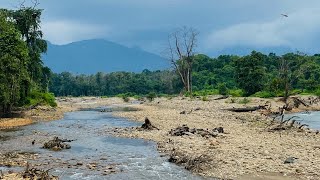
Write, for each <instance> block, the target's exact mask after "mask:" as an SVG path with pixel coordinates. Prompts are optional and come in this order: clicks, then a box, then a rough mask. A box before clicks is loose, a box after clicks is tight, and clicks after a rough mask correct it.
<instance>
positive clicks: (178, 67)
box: [168, 27, 198, 93]
mask: <svg viewBox="0 0 320 180" xmlns="http://www.w3.org/2000/svg"><path fill="white" fill-rule="evenodd" d="M197 36H198V32H197V31H196V30H195V29H194V28H188V27H183V28H181V29H178V30H177V31H175V32H173V33H172V34H171V35H170V36H169V39H168V45H169V49H168V51H169V59H170V62H171V63H172V65H173V66H174V69H175V71H176V72H177V73H178V74H179V76H180V79H181V81H182V83H183V85H184V89H185V91H186V92H190V93H192V65H193V63H194V60H195V58H194V55H195V51H194V50H195V47H196V45H197V44H196V43H197Z"/></svg>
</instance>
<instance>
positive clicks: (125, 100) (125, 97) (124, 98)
mask: <svg viewBox="0 0 320 180" xmlns="http://www.w3.org/2000/svg"><path fill="white" fill-rule="evenodd" d="M122 99H123V101H124V102H129V100H130V99H129V97H128V96H122Z"/></svg>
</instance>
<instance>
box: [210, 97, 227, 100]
mask: <svg viewBox="0 0 320 180" xmlns="http://www.w3.org/2000/svg"><path fill="white" fill-rule="evenodd" d="M227 98H229V96H221V97H218V98H215V99H213V100H221V99H227Z"/></svg>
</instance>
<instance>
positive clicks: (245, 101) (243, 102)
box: [239, 98, 250, 104]
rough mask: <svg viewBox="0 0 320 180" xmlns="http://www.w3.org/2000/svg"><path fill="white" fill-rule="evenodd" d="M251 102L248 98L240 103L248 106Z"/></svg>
mask: <svg viewBox="0 0 320 180" xmlns="http://www.w3.org/2000/svg"><path fill="white" fill-rule="evenodd" d="M249 102H250V100H249V99H248V98H243V99H242V100H240V101H239V104H248V103H249Z"/></svg>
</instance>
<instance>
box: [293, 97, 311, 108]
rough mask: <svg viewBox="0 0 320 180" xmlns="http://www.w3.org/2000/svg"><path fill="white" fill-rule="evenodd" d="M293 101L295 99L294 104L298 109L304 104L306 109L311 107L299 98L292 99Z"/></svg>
mask: <svg viewBox="0 0 320 180" xmlns="http://www.w3.org/2000/svg"><path fill="white" fill-rule="evenodd" d="M292 99H293V102H294V106H295V107H296V108H298V107H299V106H300V104H302V105H303V106H305V107H309V105H308V104H306V103H305V102H304V101H303V100H301V99H299V98H297V97H292Z"/></svg>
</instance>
